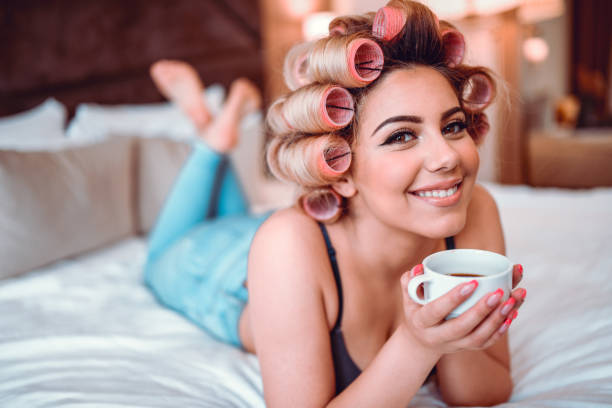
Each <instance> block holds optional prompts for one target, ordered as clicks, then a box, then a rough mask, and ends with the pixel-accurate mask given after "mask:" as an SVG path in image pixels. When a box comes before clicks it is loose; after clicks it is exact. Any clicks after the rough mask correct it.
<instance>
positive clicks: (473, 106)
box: [462, 73, 495, 112]
mask: <svg viewBox="0 0 612 408" xmlns="http://www.w3.org/2000/svg"><path fill="white" fill-rule="evenodd" d="M494 97H495V92H494V88H493V83H492V81H491V79H490V78H489V77H488V76H487V75H485V74H482V73H477V74H474V75H472V76H470V77H469V79H468V80H467V83H466V85H465V88H464V89H463V97H462V100H463V106H464V107H465V108H466V110H468V111H470V112H477V111H481V110H483V109H485V108H486V107H487V106H488V105H489V104H490V103H491V101H492V100H493V98H494Z"/></svg>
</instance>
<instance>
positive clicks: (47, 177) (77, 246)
mask: <svg viewBox="0 0 612 408" xmlns="http://www.w3.org/2000/svg"><path fill="white" fill-rule="evenodd" d="M99 4H101V3H99V2H80V1H74V0H61V1H46V2H43V1H35V0H31V1H25V2H24V1H17V0H15V1H7V2H6V7H5V8H3V9H2V10H1V11H0V18H2V21H3V22H4V23H6V24H3V25H0V34H1V36H2V37H3V38H11V35H12V34H15V33H16V32H20V31H19V30H21V29H22V28H23V27H24V26H31V27H35V29H33V30H32V31H31V32H29V33H28V35H21V36H19V37H14V38H13V41H8V42H6V44H5V49H4V51H3V52H5V53H6V54H4V55H5V56H7V58H5V60H6V61H8V62H9V63H7V64H2V67H0V73H2V75H0V116H2V117H0V197H1V199H0V316H1V318H0V406H1V407H17V408H21V407H28V408H37V407H51V406H62V407H72V406H81V407H94V406H95V407H99V406H104V407H176V406H188V407H263V406H264V401H263V397H262V383H261V377H260V374H259V367H258V363H257V359H256V357H255V356H253V355H250V354H247V353H244V352H241V351H239V350H236V349H234V348H231V347H229V346H226V345H224V344H221V343H218V342H216V341H214V340H213V339H211V338H210V337H208V336H207V335H206V334H205V333H204V332H202V331H201V330H200V329H198V328H197V327H196V326H194V325H193V324H191V323H190V322H188V321H187V320H185V319H184V318H182V317H181V316H179V315H177V314H176V313H174V312H172V311H171V310H168V309H166V308H164V307H162V306H160V305H159V304H158V303H157V302H156V300H155V298H154V297H153V295H152V294H151V293H150V292H149V291H148V290H147V289H146V287H145V286H144V285H143V281H142V266H143V262H144V257H145V253H146V248H147V243H146V236H147V233H148V231H149V230H150V228H151V226H152V225H153V223H154V221H155V217H156V216H157V213H158V211H159V209H160V207H161V205H162V204H163V200H164V197H165V196H166V194H167V192H168V189H169V188H170V186H171V184H172V182H173V179H174V177H175V176H176V174H177V172H178V171H179V169H180V166H181V164H182V163H183V162H184V160H185V158H186V157H187V156H188V155H189V152H190V147H189V142H190V139H191V138H193V128H192V127H190V126H191V125H190V124H189V122H188V121H187V120H186V119H185V118H184V117H182V115H181V114H180V112H178V110H177V109H176V108H175V107H173V106H172V105H170V104H167V103H163V102H161V96H160V95H159V94H158V93H157V92H156V91H155V89H154V88H153V85H152V83H151V82H150V80H149V79H148V74H147V68H148V66H149V64H150V63H152V62H153V61H155V60H156V59H159V58H164V57H171V58H179V59H184V60H187V61H189V62H190V63H192V64H194V65H195V66H196V68H197V69H198V71H199V72H200V74H201V75H202V76H203V77H204V78H205V82H206V84H207V85H208V84H212V83H217V85H213V86H208V87H207V91H206V94H205V95H204V97H205V98H206V99H207V101H208V103H209V105H210V106H211V108H212V110H213V112H214V111H215V110H217V109H219V107H220V105H221V103H222V101H223V98H224V94H225V90H226V87H227V85H228V83H229V81H230V80H231V79H232V78H234V77H236V76H238V75H244V76H247V77H249V78H251V79H253V80H254V81H256V82H257V83H259V84H261V82H262V78H261V76H262V75H261V66H260V65H261V39H260V35H259V27H258V22H257V20H256V19H253V18H251V17H252V16H253V15H255V14H256V13H257V12H258V10H257V6H256V5H255V4H256V3H255V2H250V1H239V0H232V1H229V2H221V1H215V0H210V1H190V0H184V1H181V2H180V7H176V8H173V9H171V10H170V9H168V6H167V4H168V3H167V2H165V1H162V0H154V1H148V2H144V1H137V2H133V4H132V3H130V4H132V5H133V7H132V8H128V7H125V6H124V5H123V4H122V2H120V1H109V2H105V3H104V5H105V7H106V8H105V9H101V8H100V7H101V6H99ZM145 11H146V12H145ZM168 13H170V14H168ZM193 15H195V16H198V18H199V19H200V20H198V24H195V23H190V24H173V23H172V22H173V19H175V20H180V21H184V20H185V19H186V20H188V21H191V20H190V16H193ZM49 16H53V18H48V17H49ZM97 16H99V18H97ZM164 16H166V17H167V16H170V17H171V18H164ZM128 18H131V21H133V22H134V25H133V26H132V28H130V27H127V26H124V25H123V26H121V25H120V24H119V23H121V22H122V21H126V19H128ZM205 19H210V21H214V22H215V23H219V24H221V26H222V27H223V28H222V29H219V28H218V26H217V25H206V24H201V22H202V20H205ZM58 21H59V23H58ZM24 22H26V23H24ZM29 22H31V23H29ZM160 22H161V23H163V22H167V24H165V25H164V24H161V23H160ZM62 24H63V26H62ZM117 24H119V25H117ZM155 24H157V26H155V27H158V28H159V27H160V24H161V27H162V28H163V29H164V30H166V31H163V34H159V35H157V36H156V37H154V38H153V40H151V39H150V36H148V37H147V36H144V35H141V33H143V32H145V31H143V30H146V29H149V30H150V29H151V26H152V25H155ZM87 25H92V26H94V30H93V31H95V32H98V34H99V36H98V37H96V36H85V37H83V38H81V40H82V41H79V42H78V43H75V42H71V41H68V40H67V38H70V37H71V36H72V37H74V36H75V35H77V34H79V33H81V31H80V30H82V28H83V27H84V26H87ZM60 27H63V29H61V30H60ZM134 27H139V28H140V30H141V31H139V30H136V29H134ZM113 29H115V30H113ZM121 30H123V31H121ZM198 30H199V31H198ZM48 32H56V33H58V36H57V37H55V36H48V35H46V34H45V33H48ZM21 34H23V32H21ZM111 35H112V38H111V41H105V37H109V36H111ZM201 38H206V39H208V40H209V41H199V40H200V39H201ZM147 39H148V40H147ZM171 39H174V40H176V41H179V40H180V41H181V47H178V48H177V47H174V46H173V45H174V43H173V42H172V41H170V40H171ZM148 41H153V42H154V43H155V44H156V45H158V47H153V46H151V43H150V42H148ZM214 41H216V42H214ZM117 43H121V44H128V45H129V46H130V47H131V48H130V47H127V48H129V49H134V48H138V49H140V50H143V52H142V53H140V54H138V55H131V54H130V53H129V52H124V53H122V54H120V55H114V54H113V53H112V52H111V51H112V49H113V47H112V46H111V45H113V44H114V45H115V46H116V45H117ZM109 44H111V45H109ZM98 46H99V47H102V48H96V47H98ZM44 47H47V48H49V49H54V50H55V51H56V52H55V53H53V52H49V53H44V52H43V53H41V52H39V51H40V50H41V49H42V48H44ZM53 47H55V48H53ZM75 47H76V48H75ZM79 47H80V48H79ZM219 48H224V49H225V50H230V51H231V52H229V51H228V52H218V51H219ZM92 49H94V50H95V49H97V50H98V53H97V54H96V55H94V54H95V53H92V52H91V50H92ZM88 50H89V51H88ZM59 51H61V52H59ZM69 51H70V52H69ZM88 52H89V53H88ZM73 53H76V54H73ZM58 55H63V56H64V57H65V56H66V55H79V57H80V59H79V60H78V61H76V60H71V59H70V58H68V59H66V58H63V59H62V58H59V57H58ZM40 58H42V61H44V62H45V63H44V64H38V61H39V60H40ZM92 66H93V67H94V68H95V69H94V70H93V71H92V70H91V69H92ZM88 67H89V70H88ZM49 96H53V97H54V98H53V99H47V98H48V97H49ZM17 112H20V113H19V114H16V113H17ZM7 115H10V116H7ZM261 121H262V115H261V113H256V114H253V115H251V116H249V117H247V118H245V121H244V123H242V125H241V133H242V136H243V137H242V139H243V143H241V145H240V148H239V149H238V150H237V151H236V152H235V153H234V154H233V156H232V161H233V163H234V164H235V165H236V167H237V170H238V174H239V177H240V179H241V181H242V183H243V185H244V187H245V192H246V193H247V195H248V196H249V199H250V201H251V203H252V210H253V211H254V212H261V211H266V210H268V209H270V208H274V207H279V206H283V205H288V204H289V203H291V201H292V200H293V198H294V192H293V191H292V190H291V189H290V188H288V187H287V186H285V185H282V184H279V183H276V182H274V181H272V180H270V179H269V178H268V177H266V176H265V174H264V170H263V168H262V164H261V163H262V161H261V156H259V155H257V154H255V155H254V154H253V152H261V151H262V143H263V142H262V140H263V136H262V134H261ZM485 185H486V187H487V188H488V189H489V190H490V191H491V192H492V194H493V196H494V197H495V199H496V201H497V203H498V205H499V207H500V211H501V217H502V222H503V225H504V228H505V234H506V243H507V248H508V256H509V257H510V258H511V259H512V260H513V261H515V262H520V263H522V264H523V265H524V267H525V278H524V281H523V284H522V285H523V286H524V287H526V288H527V291H528V295H527V302H526V303H525V305H524V306H523V307H522V309H521V311H520V313H519V317H518V319H517V320H516V322H515V323H514V324H513V325H512V327H511V328H510V347H511V353H512V366H513V370H512V375H513V379H514V382H515V389H514V393H513V395H512V398H511V401H510V402H509V403H507V404H502V405H501V406H503V407H512V406H521V407H530V406H533V407H584V406H589V407H592V406H602V407H603V406H610V404H612V348H611V347H610V344H612V320H611V318H610V316H612V302H610V298H611V296H610V295H611V294H612V229H611V228H610V226H611V225H612V188H594V189H582V190H581V189H574V190H569V189H556V188H534V187H528V186H525V185H519V186H507V185H500V184H493V183H486V184H485ZM410 406H411V407H443V406H444V404H443V403H442V402H441V400H440V396H439V395H438V394H437V393H436V390H435V387H434V386H433V384H432V383H428V384H426V385H425V386H424V387H422V388H421V390H420V391H419V393H418V395H417V396H416V397H415V398H414V399H413V401H412V403H411V404H410Z"/></svg>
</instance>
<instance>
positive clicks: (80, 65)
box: [0, 0, 263, 116]
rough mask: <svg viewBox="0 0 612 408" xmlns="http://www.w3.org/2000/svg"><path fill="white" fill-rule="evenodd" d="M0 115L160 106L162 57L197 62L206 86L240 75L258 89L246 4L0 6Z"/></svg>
mask: <svg viewBox="0 0 612 408" xmlns="http://www.w3.org/2000/svg"><path fill="white" fill-rule="evenodd" d="M0 4H1V7H0V59H1V62H0V116H5V115H9V114H14V113H17V112H20V111H23V110H25V109H28V108H31V107H33V106H35V105H37V104H39V103H41V102H42V101H43V100H44V99H45V98H47V97H49V96H53V97H55V98H56V99H58V100H60V101H61V102H62V103H64V104H65V105H66V106H67V107H68V110H69V113H70V115H72V114H73V113H74V109H75V107H76V105H77V104H79V103H82V102H98V103H104V104H117V103H146V102H156V101H161V100H163V98H162V96H161V95H160V94H159V93H158V92H157V90H156V89H155V87H154V86H153V83H152V81H151V80H150V77H149V72H148V70H149V66H150V65H151V64H152V63H153V62H155V61H157V60H159V59H164V58H165V59H180V60H183V61H187V62H189V63H191V64H193V65H194V67H195V68H196V69H197V71H198V72H199V74H200V75H201V77H202V79H203V80H204V82H205V84H210V83H214V82H218V83H222V84H223V85H226V86H227V85H229V83H230V82H231V81H232V79H234V78H236V77H238V76H246V77H248V78H250V79H251V80H253V81H254V82H255V83H257V84H258V85H259V86H260V87H263V72H262V64H263V63H262V61H263V57H262V52H261V49H262V46H261V44H262V41H261V34H260V32H261V30H260V19H259V14H260V13H259V6H258V4H259V3H258V2H257V1H253V0H129V1H126V0H103V1H101V0H2V2H1V3H0Z"/></svg>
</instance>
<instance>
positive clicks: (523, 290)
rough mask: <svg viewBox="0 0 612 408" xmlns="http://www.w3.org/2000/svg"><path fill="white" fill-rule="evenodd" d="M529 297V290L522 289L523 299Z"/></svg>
mask: <svg viewBox="0 0 612 408" xmlns="http://www.w3.org/2000/svg"><path fill="white" fill-rule="evenodd" d="M526 297H527V289H524V288H521V299H523V300H524V299H525V298H526Z"/></svg>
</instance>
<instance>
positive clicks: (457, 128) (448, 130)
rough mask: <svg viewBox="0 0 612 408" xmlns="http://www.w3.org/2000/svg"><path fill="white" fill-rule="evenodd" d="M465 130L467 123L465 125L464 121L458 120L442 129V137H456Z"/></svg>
mask: <svg viewBox="0 0 612 408" xmlns="http://www.w3.org/2000/svg"><path fill="white" fill-rule="evenodd" d="M466 128H467V123H465V122H464V121H460V120H458V121H456V122H452V123H449V124H448V125H446V126H445V127H444V129H442V134H443V135H448V134H451V135H456V134H458V133H461V132H463V131H464V130H465V129H466Z"/></svg>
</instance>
